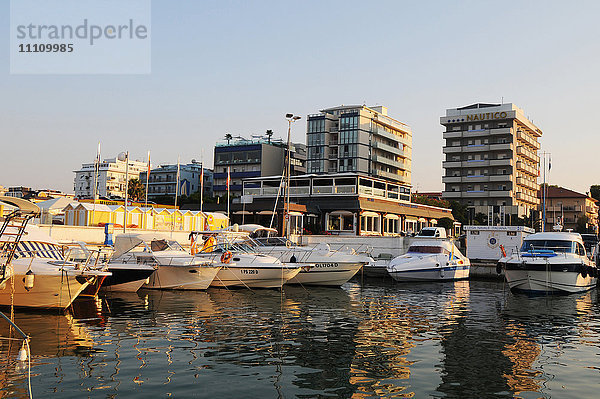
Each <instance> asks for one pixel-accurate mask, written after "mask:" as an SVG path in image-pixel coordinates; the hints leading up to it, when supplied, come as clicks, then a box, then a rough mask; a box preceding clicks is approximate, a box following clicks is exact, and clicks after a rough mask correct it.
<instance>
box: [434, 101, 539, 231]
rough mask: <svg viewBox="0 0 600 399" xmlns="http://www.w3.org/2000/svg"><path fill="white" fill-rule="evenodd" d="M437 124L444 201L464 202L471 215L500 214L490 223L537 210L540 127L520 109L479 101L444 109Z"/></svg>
mask: <svg viewBox="0 0 600 399" xmlns="http://www.w3.org/2000/svg"><path fill="white" fill-rule="evenodd" d="M440 123H441V124H442V125H443V126H444V127H445V129H446V130H445V131H444V133H443V137H444V139H445V145H444V147H443V153H444V155H445V159H444V161H443V168H444V171H445V172H444V175H443V177H442V182H443V183H444V190H443V193H442V197H443V199H445V200H455V201H459V202H461V203H463V204H465V205H467V206H468V208H469V210H470V211H469V212H470V214H471V217H473V216H474V215H475V214H477V213H483V214H485V215H487V216H488V218H490V217H493V215H496V214H498V215H499V220H498V218H494V221H493V222H492V224H496V223H498V222H500V223H505V224H512V223H511V222H512V220H513V219H514V218H516V217H530V216H531V215H532V214H533V212H535V211H536V210H537V209H538V207H539V204H540V201H539V198H538V196H537V192H538V189H539V185H538V182H537V179H538V176H539V170H540V167H539V163H540V158H539V156H538V154H537V151H538V150H539V149H540V143H539V141H538V140H539V138H540V137H541V136H542V131H541V130H540V129H539V128H538V127H537V126H535V125H534V124H533V122H532V121H530V120H529V119H528V118H527V117H526V116H525V114H524V113H523V110H522V109H520V108H518V107H517V106H515V105H514V104H510V103H509V104H481V103H478V104H473V105H469V106H466V107H461V108H451V109H447V110H446V115H445V116H442V117H441V118H440ZM502 219H504V220H502Z"/></svg>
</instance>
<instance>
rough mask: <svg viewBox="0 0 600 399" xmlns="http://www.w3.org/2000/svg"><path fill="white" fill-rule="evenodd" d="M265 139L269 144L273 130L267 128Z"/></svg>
mask: <svg viewBox="0 0 600 399" xmlns="http://www.w3.org/2000/svg"><path fill="white" fill-rule="evenodd" d="M266 134H267V140H268V141H269V144H271V137H272V136H273V131H272V130H271V129H269V130H267V133H266Z"/></svg>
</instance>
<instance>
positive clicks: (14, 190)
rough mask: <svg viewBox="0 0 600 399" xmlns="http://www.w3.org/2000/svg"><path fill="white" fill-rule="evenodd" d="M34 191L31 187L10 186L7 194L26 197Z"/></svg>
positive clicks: (8, 195)
mask: <svg viewBox="0 0 600 399" xmlns="http://www.w3.org/2000/svg"><path fill="white" fill-rule="evenodd" d="M33 193H34V191H33V190H32V188H31V187H23V186H15V187H9V188H8V190H7V191H6V196H7V197H15V198H25V197H27V196H29V195H31V194H33Z"/></svg>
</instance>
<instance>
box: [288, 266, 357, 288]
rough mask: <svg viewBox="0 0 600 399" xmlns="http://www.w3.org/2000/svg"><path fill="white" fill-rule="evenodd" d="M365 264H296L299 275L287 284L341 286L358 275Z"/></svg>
mask: <svg viewBox="0 0 600 399" xmlns="http://www.w3.org/2000/svg"><path fill="white" fill-rule="evenodd" d="M365 263H366V262H323V263H297V264H298V265H299V266H301V270H300V273H298V275H297V276H296V277H294V278H292V279H290V280H289V281H288V284H302V285H323V286H341V285H342V284H344V283H346V282H347V281H348V280H350V279H351V278H352V277H354V276H355V275H356V273H358V271H359V270H360V269H361V267H363V265H364V264H365Z"/></svg>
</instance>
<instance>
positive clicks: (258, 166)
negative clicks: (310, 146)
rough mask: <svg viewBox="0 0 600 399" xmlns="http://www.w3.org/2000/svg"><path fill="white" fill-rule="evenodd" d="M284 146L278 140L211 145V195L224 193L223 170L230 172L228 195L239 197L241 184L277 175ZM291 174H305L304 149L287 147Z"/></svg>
mask: <svg viewBox="0 0 600 399" xmlns="http://www.w3.org/2000/svg"><path fill="white" fill-rule="evenodd" d="M286 148H287V145H286V144H285V143H283V142H282V141H281V140H269V141H267V140H263V139H254V140H246V139H243V138H237V139H234V140H233V141H231V139H230V140H229V141H228V142H219V143H217V144H216V145H215V156H214V169H213V170H214V192H215V195H224V194H226V193H227V190H226V180H227V168H229V173H230V187H229V188H230V194H231V195H232V196H239V195H241V194H242V181H243V180H244V179H247V178H250V177H260V176H277V175H279V176H281V174H282V173H283V169H284V166H285V160H286ZM290 160H291V161H290V166H291V174H292V175H298V174H303V173H306V146H305V145H304V144H299V143H292V145H291V146H290Z"/></svg>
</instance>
